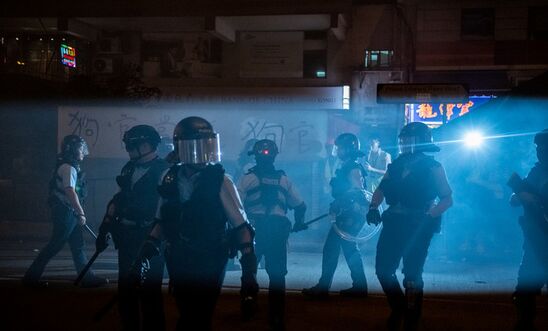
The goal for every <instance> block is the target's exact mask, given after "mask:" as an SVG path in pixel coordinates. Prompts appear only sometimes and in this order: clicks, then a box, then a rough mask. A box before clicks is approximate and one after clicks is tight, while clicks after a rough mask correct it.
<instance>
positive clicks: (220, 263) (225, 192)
mask: <svg viewBox="0 0 548 331" xmlns="http://www.w3.org/2000/svg"><path fill="white" fill-rule="evenodd" d="M173 141H174V144H175V155H177V158H178V161H179V162H180V163H178V164H176V165H174V166H172V167H171V168H170V169H169V170H167V172H166V173H165V174H164V175H163V176H162V180H161V184H160V187H159V192H160V195H161V198H160V202H159V208H158V211H157V218H158V225H157V226H156V228H155V229H154V230H153V232H152V233H151V237H150V238H149V240H148V241H147V242H146V243H145V245H144V246H143V249H142V251H141V254H140V258H139V259H138V260H139V261H140V265H141V266H146V265H147V264H148V263H147V261H148V260H149V259H150V257H152V256H154V255H157V254H158V250H159V248H158V240H159V236H160V235H161V234H163V237H164V238H165V239H166V249H165V257H166V262H167V268H168V272H169V275H170V282H171V285H172V288H173V295H174V296H175V301H176V304H177V308H178V310H179V315H180V317H179V320H178V322H177V330H184V329H187V328H189V327H191V328H193V329H197V330H209V329H210V328H211V319H212V315H213V312H214V309H215V305H216V302H217V298H218V296H219V294H220V291H221V285H222V283H223V279H224V274H225V265H226V262H227V259H228V256H229V251H230V249H231V248H236V249H239V250H240V251H241V252H242V257H241V258H240V264H241V266H242V278H241V280H242V288H241V291H240V294H241V304H242V312H243V315H244V317H245V318H248V317H251V316H252V314H253V313H254V308H255V306H256V296H257V293H258V285H257V281H256V273H257V265H256V257H255V254H254V252H253V233H254V232H253V228H252V227H251V226H250V225H249V223H248V222H247V215H246V213H245V211H244V208H243V206H242V203H241V201H240V197H239V195H238V192H237V189H236V187H235V185H234V183H233V182H232V180H231V179H230V178H229V177H227V176H226V175H225V170H224V169H223V167H222V165H220V164H219V162H220V155H221V153H220V142H219V136H218V134H217V133H215V132H214V131H213V127H212V126H211V124H210V123H209V122H208V121H206V120H205V119H203V118H200V117H187V118H185V119H183V120H181V121H180V122H179V123H178V124H177V125H176V126H175V130H174V133H173ZM229 228H230V231H229ZM143 269H144V268H141V272H140V274H141V279H142V278H143V276H144V275H145V276H146V272H144V273H143ZM145 269H146V268H145ZM145 271H146V270H145Z"/></svg>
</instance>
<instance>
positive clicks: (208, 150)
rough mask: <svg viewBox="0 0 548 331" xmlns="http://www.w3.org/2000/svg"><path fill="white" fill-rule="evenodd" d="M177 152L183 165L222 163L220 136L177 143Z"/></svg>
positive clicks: (215, 135)
mask: <svg viewBox="0 0 548 331" xmlns="http://www.w3.org/2000/svg"><path fill="white" fill-rule="evenodd" d="M177 152H178V156H179V161H180V162H181V163H182V164H204V163H218V162H221V147H220V141H219V135H218V134H214V135H213V136H211V137H207V138H201V139H189V140H178V141H177Z"/></svg>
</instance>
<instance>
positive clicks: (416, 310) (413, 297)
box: [403, 288, 423, 331]
mask: <svg viewBox="0 0 548 331" xmlns="http://www.w3.org/2000/svg"><path fill="white" fill-rule="evenodd" d="M405 297H406V299H407V307H406V308H407V309H406V311H405V319H404V324H403V329H404V330H405V331H416V330H417V329H418V327H419V320H420V317H421V313H422V297H423V292H422V290H419V289H416V288H407V289H406V290H405Z"/></svg>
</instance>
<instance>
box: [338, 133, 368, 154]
mask: <svg viewBox="0 0 548 331" xmlns="http://www.w3.org/2000/svg"><path fill="white" fill-rule="evenodd" d="M333 156H339V157H340V156H344V157H349V158H352V159H354V158H358V157H361V156H364V153H363V152H362V151H360V140H359V139H358V137H357V136H356V135H355V134H353V133H348V132H347V133H342V134H340V135H338V136H337V138H336V139H335V146H334V147H333Z"/></svg>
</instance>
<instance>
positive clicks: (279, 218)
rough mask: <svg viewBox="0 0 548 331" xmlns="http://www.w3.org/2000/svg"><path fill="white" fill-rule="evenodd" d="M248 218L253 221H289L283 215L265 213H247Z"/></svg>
mask: <svg viewBox="0 0 548 331" xmlns="http://www.w3.org/2000/svg"><path fill="white" fill-rule="evenodd" d="M248 218H249V220H250V221H253V223H257V222H285V221H289V219H288V218H287V216H285V215H283V216H282V215H266V214H248Z"/></svg>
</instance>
